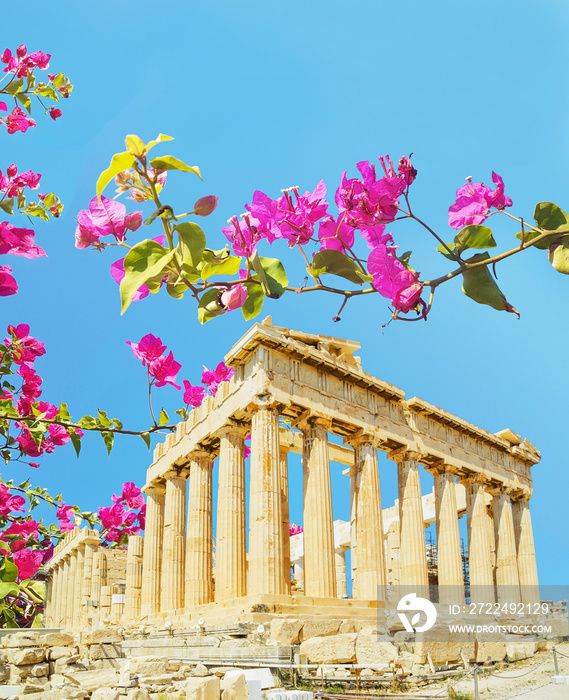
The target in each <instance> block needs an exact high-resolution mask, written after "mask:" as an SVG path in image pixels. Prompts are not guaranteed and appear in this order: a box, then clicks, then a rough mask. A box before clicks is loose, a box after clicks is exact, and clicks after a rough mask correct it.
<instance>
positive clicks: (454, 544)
mask: <svg viewBox="0 0 569 700" xmlns="http://www.w3.org/2000/svg"><path fill="white" fill-rule="evenodd" d="M429 471H430V472H431V473H432V474H433V475H434V477H435V514H436V524H437V564H438V588H439V603H448V604H451V603H456V604H458V605H462V604H463V603H464V580H463V576H462V552H461V550H460V533H459V530H458V508H457V504H456V491H455V483H454V476H453V473H452V471H451V470H450V467H449V466H448V465H446V464H444V463H438V464H436V465H434V466H432V467H430V468H429Z"/></svg>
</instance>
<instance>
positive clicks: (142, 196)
mask: <svg viewBox="0 0 569 700" xmlns="http://www.w3.org/2000/svg"><path fill="white" fill-rule="evenodd" d="M130 196H131V197H132V199H134V201H135V202H136V203H137V204H140V203H141V202H146V200H147V199H150V197H149V195H147V194H146V192H143V191H142V190H139V189H138V187H133V188H132V189H131V190H130Z"/></svg>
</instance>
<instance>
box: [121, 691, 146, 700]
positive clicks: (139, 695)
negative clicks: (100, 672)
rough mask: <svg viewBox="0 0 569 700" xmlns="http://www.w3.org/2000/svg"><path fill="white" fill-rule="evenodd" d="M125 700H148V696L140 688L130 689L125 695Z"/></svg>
mask: <svg viewBox="0 0 569 700" xmlns="http://www.w3.org/2000/svg"><path fill="white" fill-rule="evenodd" d="M126 700H150V694H149V693H148V691H146V690H143V689H142V688H132V690H129V691H128V693H127V694H126Z"/></svg>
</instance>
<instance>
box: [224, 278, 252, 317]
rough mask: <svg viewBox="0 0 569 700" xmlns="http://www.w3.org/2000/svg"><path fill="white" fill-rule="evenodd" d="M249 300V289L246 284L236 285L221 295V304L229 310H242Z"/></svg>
mask: <svg viewBox="0 0 569 700" xmlns="http://www.w3.org/2000/svg"><path fill="white" fill-rule="evenodd" d="M246 300H247V287H246V286H245V285H244V284H236V285H235V286H234V287H231V289H228V290H227V291H225V292H223V294H222V295H221V300H220V301H221V304H222V305H223V306H224V307H225V308H226V309H227V310H228V311H234V310H235V309H240V308H241V307H242V306H243V304H244V303H245V301H246Z"/></svg>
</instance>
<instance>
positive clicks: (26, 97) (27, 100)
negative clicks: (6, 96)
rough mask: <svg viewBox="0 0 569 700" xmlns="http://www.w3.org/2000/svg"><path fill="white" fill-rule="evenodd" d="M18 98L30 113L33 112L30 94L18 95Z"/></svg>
mask: <svg viewBox="0 0 569 700" xmlns="http://www.w3.org/2000/svg"><path fill="white" fill-rule="evenodd" d="M16 99H17V100H18V102H20V103H21V104H22V105H23V107H24V109H25V110H26V112H27V113H28V114H31V113H32V101H31V99H30V96H29V95H20V94H17V95H16Z"/></svg>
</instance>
